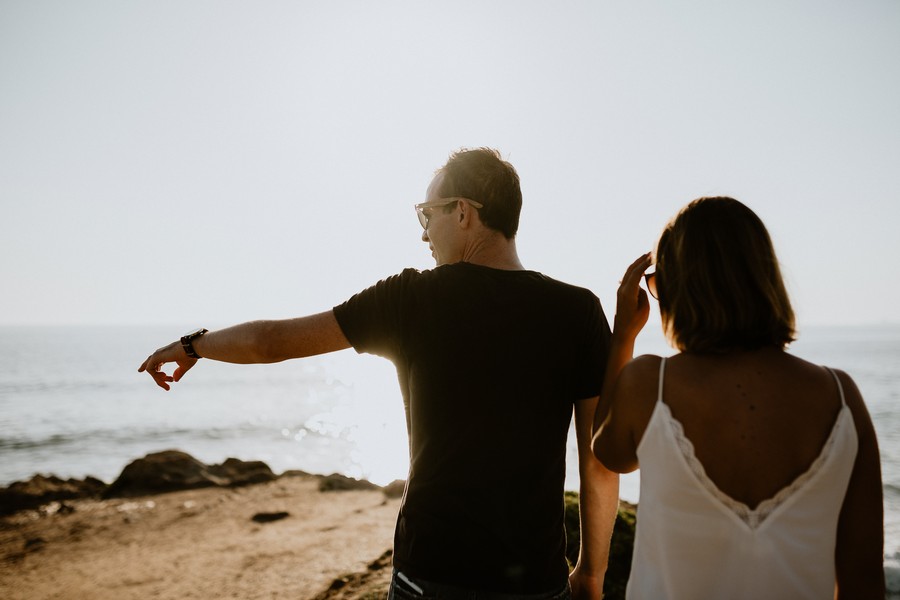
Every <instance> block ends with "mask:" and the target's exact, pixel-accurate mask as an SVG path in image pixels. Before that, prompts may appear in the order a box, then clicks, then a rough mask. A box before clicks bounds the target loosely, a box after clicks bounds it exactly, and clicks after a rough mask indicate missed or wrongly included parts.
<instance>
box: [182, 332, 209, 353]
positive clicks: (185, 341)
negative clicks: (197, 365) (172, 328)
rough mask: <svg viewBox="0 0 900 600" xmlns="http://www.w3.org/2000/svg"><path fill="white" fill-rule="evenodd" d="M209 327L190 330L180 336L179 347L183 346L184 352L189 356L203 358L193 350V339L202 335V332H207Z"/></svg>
mask: <svg viewBox="0 0 900 600" xmlns="http://www.w3.org/2000/svg"><path fill="white" fill-rule="evenodd" d="M208 332H209V329H198V330H196V331H192V332H190V333H188V334H186V335H183V336H181V347H182V348H184V353H185V354H187V355H188V356H189V357H191V358H203V357H202V356H200V355H199V354H197V351H196V350H194V340H195V339H197V338H198V337H200V336H201V335H203V334H204V333H208Z"/></svg>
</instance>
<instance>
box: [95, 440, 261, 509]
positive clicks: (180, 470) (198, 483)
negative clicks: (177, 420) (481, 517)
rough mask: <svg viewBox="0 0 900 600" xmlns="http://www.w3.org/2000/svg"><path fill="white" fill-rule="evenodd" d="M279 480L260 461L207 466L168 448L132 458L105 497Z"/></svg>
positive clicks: (142, 494)
mask: <svg viewBox="0 0 900 600" xmlns="http://www.w3.org/2000/svg"><path fill="white" fill-rule="evenodd" d="M273 479H277V476H276V475H275V474H274V473H273V472H272V469H270V468H269V466H268V465H267V464H265V463H264V462H261V461H258V460H256V461H242V460H238V459H236V458H229V459H226V460H225V462H223V463H222V464H221V465H206V464H204V463H202V462H200V461H199V460H197V459H196V458H194V457H193V456H191V455H190V454H187V453H185V452H181V451H178V450H166V451H164V452H156V453H154V454H148V455H147V456H145V457H144V458H139V459H137V460H135V461H132V462H131V463H130V464H129V465H128V466H126V467H125V469H123V470H122V473H121V475H119V477H118V479H116V480H115V481H114V482H113V483H112V485H110V486H109V489H107V490H106V493H105V494H104V495H103V497H104V498H131V497H134V496H144V495H149V494H159V493H164V492H174V491H177V490H190V489H196V488H202V487H213V486H220V487H224V486H241V485H250V484H253V483H262V482H265V481H272V480H273Z"/></svg>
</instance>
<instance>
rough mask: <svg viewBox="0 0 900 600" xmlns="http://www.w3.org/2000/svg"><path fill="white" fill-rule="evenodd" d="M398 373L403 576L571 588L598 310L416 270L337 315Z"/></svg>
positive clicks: (507, 282) (534, 290)
mask: <svg viewBox="0 0 900 600" xmlns="http://www.w3.org/2000/svg"><path fill="white" fill-rule="evenodd" d="M335 316H336V317H337V319H338V321H339V323H340V325H341V329H342V330H343V331H344V333H345V334H346V336H347V338H348V339H349V340H350V342H351V343H352V344H353V346H354V348H356V350H357V351H360V352H370V353H374V354H379V355H382V356H386V357H388V358H390V359H391V360H392V361H393V362H394V363H395V364H396V366H397V370H398V375H399V379H400V386H401V390H402V393H403V398H404V403H405V405H406V408H407V423H408V426H409V430H410V456H411V464H410V475H409V480H408V484H407V490H406V495H405V497H404V503H403V507H402V508H401V512H400V516H399V520H398V525H397V534H396V539H395V550H394V552H395V553H394V557H395V558H394V560H395V566H396V567H397V568H398V569H400V570H402V571H404V572H406V573H408V574H409V575H412V576H414V577H420V578H422V579H427V580H434V581H452V582H454V583H457V584H458V585H461V586H470V587H473V588H477V589H485V590H492V589H493V590H498V591H535V590H550V589H554V588H559V587H560V586H562V585H564V584H565V581H566V577H567V569H566V563H565V557H564V548H565V539H564V532H563V524H562V518H563V504H562V489H563V483H564V478H565V455H566V436H567V433H568V429H569V423H570V420H571V416H572V406H573V403H574V401H576V400H580V399H584V398H590V397H593V396H596V395H597V394H598V393H599V389H600V384H601V380H602V371H603V369H602V367H603V365H604V363H605V359H606V351H607V345H608V340H609V335H610V334H609V327H608V325H607V322H606V319H605V317H604V316H603V313H602V310H601V309H600V304H599V301H598V300H597V298H596V297H595V296H594V295H593V294H592V293H591V292H589V291H587V290H584V289H581V288H577V287H574V286H569V285H566V284H563V283H560V282H557V281H554V280H552V279H550V278H548V277H545V276H543V275H541V274H539V273H535V272H532V271H506V270H499V269H492V268H488V267H483V266H477V265H472V264H468V263H456V264H451V265H445V266H442V267H439V268H437V269H434V270H432V271H425V272H422V273H419V272H417V271H414V270H407V271H404V272H403V273H401V274H400V275H398V276H395V277H392V278H389V279H387V280H385V281H382V282H380V283H379V284H377V285H376V286H374V287H372V288H370V289H368V290H366V291H364V292H362V293H360V294H358V295H357V296H354V298H352V299H351V300H349V301H348V302H347V303H345V304H344V305H341V306H339V307H336V308H335Z"/></svg>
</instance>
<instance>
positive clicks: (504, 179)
mask: <svg viewBox="0 0 900 600" xmlns="http://www.w3.org/2000/svg"><path fill="white" fill-rule="evenodd" d="M438 173H443V175H444V179H443V181H442V182H441V188H440V189H439V190H438V193H439V194H440V196H441V197H442V198H452V197H454V196H460V197H462V198H468V199H470V200H475V201H476V202H480V203H481V204H483V205H484V207H483V208H480V209H478V216H479V217H480V218H481V222H482V223H484V224H485V225H486V226H487V227H490V228H491V229H495V230H497V231H499V232H501V233H502V234H503V235H504V236H505V237H506V239H512V238H514V237H515V236H516V232H517V231H518V230H519V214H520V213H521V212H522V189H521V187H520V186H519V174H518V173H516V170H515V169H514V168H513V166H512V165H511V164H509V163H508V162H507V161H505V160H503V159H502V158H501V157H500V153H499V152H497V151H496V150H493V149H491V148H477V149H474V150H469V149H465V148H464V149H462V150H459V151H457V152H454V153H453V154H451V155H450V158H449V159H448V160H447V164H445V165H444V166H443V167H441V168H440V169H438Z"/></svg>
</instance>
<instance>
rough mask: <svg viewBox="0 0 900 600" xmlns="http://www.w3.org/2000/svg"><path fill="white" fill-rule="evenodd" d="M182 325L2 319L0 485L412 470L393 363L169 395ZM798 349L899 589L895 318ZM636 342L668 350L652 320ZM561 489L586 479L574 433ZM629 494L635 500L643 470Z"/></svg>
mask: <svg viewBox="0 0 900 600" xmlns="http://www.w3.org/2000/svg"><path fill="white" fill-rule="evenodd" d="M181 329H184V330H185V331H187V329H188V328H187V327H184V328H177V327H165V328H163V327H0V485H7V484H9V483H11V482H13V481H17V480H24V479H27V478H29V477H31V476H32V475H33V474H35V473H42V474H55V475H58V476H60V477H65V478H67V477H78V478H81V477H85V476H87V475H93V476H95V477H98V478H100V479H102V480H104V481H106V482H111V481H113V480H114V479H115V478H116V476H117V475H118V474H119V473H120V472H121V470H122V468H123V467H124V466H125V465H126V464H127V463H128V462H130V461H131V460H133V459H135V458H139V457H141V456H144V455H146V454H148V453H150V452H156V451H161V450H167V449H179V450H183V451H185V452H188V453H189V454H191V455H193V456H195V457H196V458H198V459H199V460H201V461H203V462H206V463H218V462H222V461H223V460H224V459H225V458H227V457H236V458H240V459H243V460H262V461H264V462H266V463H268V464H269V466H270V467H272V469H273V470H274V471H275V472H283V471H285V470H288V469H300V470H303V471H307V472H311V473H322V474H328V473H333V472H337V473H343V474H345V475H349V476H353V477H358V478H366V479H369V480H371V481H373V482H375V483H379V484H386V483H388V482H390V481H392V480H394V479H402V478H405V476H406V469H407V466H408V463H407V442H406V425H405V418H404V415H403V408H402V402H401V400H400V392H399V388H398V385H397V381H396V375H395V372H394V370H393V366H392V365H391V364H390V363H389V362H387V361H385V360H384V359H380V358H377V357H371V356H364V355H363V356H360V355H357V354H356V353H355V352H353V351H352V350H345V351H343V352H339V353H335V354H331V355H326V356H320V357H313V358H309V359H304V360H298V361H288V362H284V363H279V364H274V365H229V364H224V363H216V362H213V361H200V362H199V363H198V364H197V366H196V367H195V368H194V369H193V370H192V371H190V372H189V373H188V374H187V375H186V376H185V378H184V379H183V380H182V381H181V382H180V383H178V384H174V385H173V389H172V391H170V392H165V391H163V390H162V389H160V388H158V387H156V385H155V384H154V383H153V381H152V380H151V379H150V377H149V376H148V375H146V374H143V373H141V374H139V373H138V372H137V368H138V366H140V364H141V362H142V361H143V359H144V358H146V356H147V355H148V354H149V353H150V352H151V351H152V350H153V349H154V348H156V347H158V346H161V345H163V344H165V343H167V342H168V341H171V340H173V339H175V338H177V336H178V334H179V333H181ZM790 351H791V352H792V353H794V354H797V355H798V356H801V357H803V358H806V359H808V360H811V361H813V362H817V363H820V364H826V365H829V366H834V367H837V368H840V369H843V370H845V371H847V372H848V373H849V374H850V375H851V376H852V377H853V378H854V380H855V381H856V383H857V385H858V386H859V388H860V390H861V392H862V394H863V397H864V398H865V399H866V403H867V406H868V409H869V412H870V413H871V415H872V420H873V422H874V424H875V429H876V431H877V434H878V441H879V444H880V449H881V463H882V473H883V477H884V506H885V537H886V540H885V541H886V543H885V565H886V571H887V574H888V578H889V580H890V581H891V584H890V585H891V588H892V589H893V590H895V591H897V592H898V593H900V580H895V579H894V578H898V577H900V326H867V327H809V328H804V329H801V331H800V338H799V340H798V341H797V342H795V343H794V344H793V345H792V346H791V349H790ZM636 352H637V353H638V354H640V353H654V354H663V355H671V354H672V353H673V351H672V350H671V349H670V348H668V347H667V346H666V344H665V342H664V340H663V339H662V336H661V335H660V334H659V332H658V331H657V330H654V329H653V328H652V327H648V328H647V330H645V331H644V332H643V333H642V334H641V336H640V337H639V338H638V343H637V347H636ZM569 455H570V460H569V461H568V462H569V466H570V468H569V470H568V474H567V479H566V486H567V488H569V489H577V488H578V470H577V452H576V449H575V440H574V434H571V435H570V442H569ZM621 487H622V491H621V495H622V497H623V498H624V499H626V500H629V501H632V502H637V501H638V500H639V493H638V492H639V474H638V473H635V474H631V475H627V476H625V477H623V480H622V486H621Z"/></svg>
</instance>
